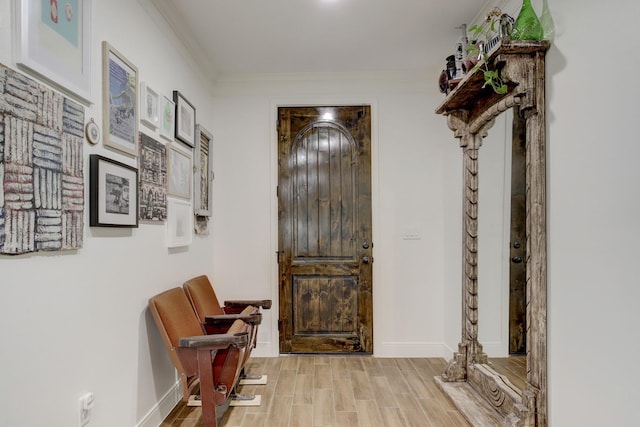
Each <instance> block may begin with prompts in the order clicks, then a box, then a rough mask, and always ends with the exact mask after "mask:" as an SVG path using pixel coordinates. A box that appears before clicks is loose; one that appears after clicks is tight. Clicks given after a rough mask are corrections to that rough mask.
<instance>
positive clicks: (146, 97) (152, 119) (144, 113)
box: [140, 82, 160, 130]
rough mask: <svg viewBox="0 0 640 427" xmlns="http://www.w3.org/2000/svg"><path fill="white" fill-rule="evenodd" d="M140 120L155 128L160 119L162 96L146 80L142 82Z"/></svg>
mask: <svg viewBox="0 0 640 427" xmlns="http://www.w3.org/2000/svg"><path fill="white" fill-rule="evenodd" d="M140 120H141V121H142V123H144V124H145V125H146V126H147V127H149V128H150V129H153V130H155V129H157V128H158V122H159V120H160V97H159V95H158V93H157V92H156V91H155V90H153V89H151V88H150V87H149V85H147V84H146V83H145V82H142V83H140Z"/></svg>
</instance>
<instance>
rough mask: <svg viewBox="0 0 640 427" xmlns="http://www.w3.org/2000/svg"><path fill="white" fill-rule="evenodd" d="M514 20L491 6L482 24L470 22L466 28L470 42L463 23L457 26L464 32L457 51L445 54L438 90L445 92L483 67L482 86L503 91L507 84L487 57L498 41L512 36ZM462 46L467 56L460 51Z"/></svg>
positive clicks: (498, 91)
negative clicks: (488, 61) (445, 64)
mask: <svg viewBox="0 0 640 427" xmlns="http://www.w3.org/2000/svg"><path fill="white" fill-rule="evenodd" d="M514 22H515V21H514V19H513V18H512V17H511V16H510V15H508V14H506V13H502V11H501V10H500V8H498V7H494V8H493V9H492V10H491V11H490V12H489V13H488V14H487V17H486V19H485V23H484V24H483V25H473V26H472V27H471V28H470V29H469V33H470V35H471V43H469V37H468V36H467V31H466V25H462V26H461V27H459V28H461V29H462V31H463V36H462V38H461V39H460V42H458V43H457V44H456V54H454V55H450V56H448V57H447V66H446V69H445V70H443V71H442V73H441V74H440V77H439V81H438V85H439V87H440V91H441V92H442V93H445V94H448V93H449V92H451V91H452V90H453V89H455V87H456V86H457V85H458V83H460V81H461V80H462V79H463V78H464V77H465V76H466V75H468V74H471V73H473V72H475V71H477V70H482V73H483V76H484V83H483V86H482V87H485V86H490V87H491V88H492V89H493V90H494V91H495V92H496V93H498V94H504V93H505V92H506V86H504V85H503V83H502V80H501V78H500V73H499V71H498V70H497V69H491V68H489V65H488V64H487V57H488V55H489V53H490V52H491V51H492V50H493V49H494V48H495V47H496V46H497V45H498V44H499V43H500V42H501V41H506V40H510V39H511V32H512V28H513V25H514ZM461 47H462V48H463V49H464V52H465V53H466V57H464V54H461V53H460V48H461Z"/></svg>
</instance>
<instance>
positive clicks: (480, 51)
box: [467, 9, 508, 95]
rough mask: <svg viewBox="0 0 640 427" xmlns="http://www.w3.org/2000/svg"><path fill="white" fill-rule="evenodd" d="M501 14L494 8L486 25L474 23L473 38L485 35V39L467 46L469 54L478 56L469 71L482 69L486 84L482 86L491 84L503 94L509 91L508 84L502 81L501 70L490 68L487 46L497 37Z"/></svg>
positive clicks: (470, 31) (496, 90)
mask: <svg viewBox="0 0 640 427" xmlns="http://www.w3.org/2000/svg"><path fill="white" fill-rule="evenodd" d="M500 16H501V12H500V11H499V10H497V9H494V10H493V11H491V13H489V15H488V16H487V21H486V22H487V24H486V25H473V26H472V27H471V28H470V29H469V33H470V34H471V35H472V39H473V40H476V39H477V40H479V39H480V37H484V40H485V41H484V42H480V41H478V42H477V43H474V44H472V45H470V46H469V47H467V54H468V55H470V56H477V59H478V63H477V64H475V65H474V67H473V68H472V69H471V70H469V72H470V73H471V72H474V71H476V70H480V71H481V72H482V73H483V75H484V84H483V85H482V87H486V86H490V87H491V88H492V89H493V91H494V92H495V93H497V94H500V95H503V94H505V93H507V90H508V88H507V85H506V84H504V82H503V81H502V78H501V77H500V71H499V70H497V69H491V68H489V61H488V59H489V58H488V54H489V52H488V51H487V49H486V48H485V46H486V45H487V43H488V42H489V41H490V40H491V39H492V38H493V37H495V35H496V34H497V32H498V28H497V27H498V26H499V25H500Z"/></svg>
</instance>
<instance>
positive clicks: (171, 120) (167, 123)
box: [160, 95, 176, 141]
mask: <svg viewBox="0 0 640 427" xmlns="http://www.w3.org/2000/svg"><path fill="white" fill-rule="evenodd" d="M175 129H176V104H175V103H174V102H173V101H172V100H171V99H169V97H168V96H165V95H163V96H162V98H161V99H160V136H161V137H163V138H164V139H166V140H168V141H173V138H174V136H175Z"/></svg>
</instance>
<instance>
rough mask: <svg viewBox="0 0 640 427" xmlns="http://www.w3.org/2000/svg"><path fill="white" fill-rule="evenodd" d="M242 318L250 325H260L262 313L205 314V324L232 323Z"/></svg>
mask: <svg viewBox="0 0 640 427" xmlns="http://www.w3.org/2000/svg"><path fill="white" fill-rule="evenodd" d="M238 319H240V320H242V321H243V322H244V323H247V324H249V325H259V324H260V323H261V322H262V314H261V313H251V314H242V313H238V314H216V315H213V316H205V318H204V323H205V325H221V324H225V325H227V324H229V325H230V324H231V323H233V322H235V321H236V320H238Z"/></svg>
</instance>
